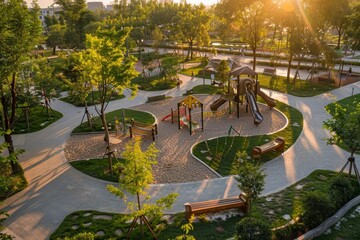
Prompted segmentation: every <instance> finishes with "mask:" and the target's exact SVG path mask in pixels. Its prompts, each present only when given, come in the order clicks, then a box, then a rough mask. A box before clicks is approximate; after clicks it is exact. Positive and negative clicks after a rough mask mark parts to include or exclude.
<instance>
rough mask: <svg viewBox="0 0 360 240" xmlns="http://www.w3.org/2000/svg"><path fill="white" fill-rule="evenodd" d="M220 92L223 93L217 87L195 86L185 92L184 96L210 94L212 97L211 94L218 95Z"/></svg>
mask: <svg viewBox="0 0 360 240" xmlns="http://www.w3.org/2000/svg"><path fill="white" fill-rule="evenodd" d="M222 92H223V89H222V88H219V87H217V86H212V85H198V86H195V87H194V88H193V89H191V90H190V91H187V93H186V94H184V95H188V94H210V95H213V94H220V93H222Z"/></svg>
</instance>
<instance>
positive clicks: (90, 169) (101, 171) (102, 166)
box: [70, 158, 120, 182]
mask: <svg viewBox="0 0 360 240" xmlns="http://www.w3.org/2000/svg"><path fill="white" fill-rule="evenodd" d="M115 161H120V159H117V160H115V159H113V164H115V163H116V162H115ZM70 164H71V166H73V167H74V168H76V169H77V170H79V171H80V172H83V173H85V174H87V175H90V176H92V177H94V178H99V179H102V180H105V181H110V182H118V180H119V175H118V174H116V173H115V172H114V175H113V176H111V175H110V172H109V161H108V158H100V159H90V160H80V161H73V162H70Z"/></svg>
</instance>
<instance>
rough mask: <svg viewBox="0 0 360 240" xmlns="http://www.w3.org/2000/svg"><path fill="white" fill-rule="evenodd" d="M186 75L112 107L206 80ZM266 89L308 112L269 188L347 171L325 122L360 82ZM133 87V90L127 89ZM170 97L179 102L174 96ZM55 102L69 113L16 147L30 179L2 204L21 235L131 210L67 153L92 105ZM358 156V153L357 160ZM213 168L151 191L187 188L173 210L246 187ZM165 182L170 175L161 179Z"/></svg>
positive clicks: (12, 229) (41, 234)
mask: <svg viewBox="0 0 360 240" xmlns="http://www.w3.org/2000/svg"><path fill="white" fill-rule="evenodd" d="M180 78H181V80H182V81H183V84H182V85H181V86H180V87H178V88H174V89H171V90H167V91H158V92H144V91H139V92H138V94H137V96H136V97H135V98H134V99H128V98H125V99H121V100H117V101H113V102H111V103H110V104H109V107H108V109H107V111H108V112H110V111H114V110H116V109H119V108H132V107H136V108H138V109H144V106H146V105H144V104H145V102H146V101H147V97H148V96H155V95H159V94H166V95H167V96H172V97H174V98H173V100H169V101H174V103H175V101H177V99H181V98H178V97H180V96H181V95H182V94H183V93H184V92H185V91H186V90H187V89H191V88H192V87H194V86H196V85H199V84H202V81H203V80H202V79H200V78H195V79H194V80H191V79H190V77H188V76H183V75H180ZM264 92H266V93H267V94H268V95H270V96H271V97H272V98H275V99H276V100H277V101H281V102H284V103H286V104H289V105H290V106H292V107H295V108H297V109H298V110H299V111H301V112H302V114H303V117H304V128H303V132H302V133H301V134H300V136H299V138H298V139H297V141H296V142H295V144H294V145H293V146H292V147H290V148H289V149H288V150H287V151H286V152H285V153H284V154H283V155H281V156H279V157H278V158H276V159H274V160H272V161H269V162H267V163H266V164H264V165H263V166H262V168H263V170H264V171H265V173H266V185H265V190H264V191H263V195H267V194H269V193H272V192H276V191H279V190H282V189H284V188H285V187H287V186H289V185H291V184H293V183H295V182H296V181H298V180H300V179H302V178H304V177H306V176H307V175H308V174H310V173H311V172H312V171H314V170H315V169H329V170H339V169H340V168H341V167H342V166H343V165H344V163H345V162H346V159H347V158H348V156H349V153H347V152H345V151H343V150H342V149H340V148H338V147H337V146H329V145H326V142H325V141H324V140H323V139H324V138H325V137H328V136H329V133H328V132H327V131H325V130H324V129H323V128H322V125H323V121H324V120H326V119H328V118H330V115H329V114H328V113H327V112H326V111H325V109H324V106H326V105H327V104H329V103H331V102H334V101H338V100H340V99H343V98H345V97H348V96H350V95H351V94H352V93H354V94H357V93H359V92H360V83H354V84H350V85H347V86H344V87H342V88H340V89H335V90H333V91H331V92H328V93H324V94H321V95H318V96H315V97H309V98H300V97H294V96H291V95H287V94H284V93H278V92H274V91H267V90H264ZM125 94H126V95H128V96H129V95H130V94H129V93H127V92H125ZM205 98H206V97H205ZM204 101H209V102H210V101H211V100H206V99H204ZM169 104H170V105H171V103H169ZM151 107H152V108H154V109H155V108H158V107H159V106H158V105H156V104H155V103H153V104H151ZM174 107H176V106H174ZM52 108H54V109H55V110H57V111H59V112H61V113H63V114H64V117H63V118H62V119H60V120H59V121H57V122H55V123H54V124H52V125H50V126H49V127H47V128H45V129H43V130H41V131H39V132H35V133H30V134H22V135H15V136H14V143H15V145H16V147H17V148H23V149H25V150H26V151H25V153H24V154H23V155H21V159H20V162H21V164H22V166H23V168H24V171H25V176H26V178H27V180H28V182H29V186H28V187H27V188H26V189H25V190H23V191H21V192H20V193H18V194H16V195H14V196H12V197H10V198H9V199H7V200H6V201H5V202H4V203H3V205H2V206H1V207H2V208H5V210H7V211H8V213H9V214H10V217H9V218H8V220H7V222H6V227H7V228H6V230H5V231H6V232H7V233H10V234H12V235H13V236H16V239H37V240H41V239H47V238H48V237H49V236H50V234H51V233H52V232H53V231H54V230H55V229H56V228H57V227H58V226H59V224H60V223H61V222H62V221H63V219H64V217H65V216H66V215H68V214H70V213H71V212H73V211H78V210H98V211H105V212H125V211H126V208H125V205H124V204H123V202H122V201H121V200H119V199H118V198H116V197H115V196H114V195H113V194H111V193H109V192H108V191H107V190H106V186H107V185H108V184H109V183H108V182H106V181H102V180H99V179H95V178H92V177H90V176H88V175H85V174H83V173H81V172H79V171H77V170H76V169H74V168H72V167H71V166H70V164H69V163H68V160H67V159H66V158H65V153H64V148H65V146H66V142H67V140H68V139H69V138H70V133H71V131H72V130H73V128H74V127H76V126H77V125H78V124H79V123H80V121H81V118H82V116H83V111H84V110H83V109H82V108H77V107H74V106H73V105H71V104H68V103H65V102H62V101H59V100H55V101H53V103H52ZM91 111H94V110H93V108H91ZM168 112H170V109H169V108H168V106H166V108H163V109H158V112H157V113H156V111H155V110H154V113H155V114H157V115H156V116H157V117H161V116H163V115H164V114H165V115H166V113H168ZM158 121H161V119H160V120H159V119H158ZM265 121H266V119H265ZM265 121H264V123H265ZM264 123H262V124H264ZM162 124H164V125H163V126H164V129H165V128H169V129H170V128H171V129H170V130H169V131H172V132H171V133H173V134H178V135H182V134H188V132H186V129H182V130H177V129H176V125H171V124H170V123H162ZM264 126H265V125H264ZM225 127H228V126H225ZM244 129H245V128H244ZM249 129H250V128H249ZM164 132H165V130H164ZM206 134H211V131H208V132H207V131H206V129H205V131H204V135H201V134H199V135H196V134H195V136H194V137H195V138H196V137H197V136H202V139H204V138H206V137H210V135H206ZM214 134H215V133H214ZM216 134H217V133H216ZM221 135H225V134H224V133H223V134H221ZM166 137H169V136H166V135H160V136H159V144H160V143H161V141H165V140H166ZM161 139H163V140H161ZM200 140H201V139H198V140H196V141H200ZM156 141H158V140H156ZM188 145H189V146H190V145H192V143H187V142H184V141H182V142H181V143H179V144H177V146H178V149H176V148H175V147H174V149H173V150H174V151H179V153H181V156H182V157H183V159H182V160H181V161H186V159H188V158H190V157H191V156H189V152H188V151H189V149H188ZM170 147H171V146H170ZM182 151H185V152H182ZM169 156H170V155H169ZM169 156H167V158H168V159H169V161H173V165H172V166H176V160H177V159H176V158H173V159H171V158H169ZM358 157H359V156H356V159H358ZM192 160H193V159H192ZM180 166H184V167H186V164H184V165H181V164H180ZM185 169H186V168H185ZM201 171H202V170H201ZM204 172H205V170H204ZM205 175H206V174H205ZM205 175H203V176H201V179H195V178H194V179H192V177H193V176H189V178H190V179H192V180H193V181H191V182H177V183H168V184H164V183H159V184H153V185H151V187H150V189H149V191H148V192H149V194H150V195H151V196H152V201H155V200H156V199H158V198H160V197H162V196H164V195H167V194H169V193H171V192H177V193H179V194H180V196H179V197H178V199H177V201H176V202H175V204H174V207H173V209H172V210H171V211H169V213H175V212H182V211H184V206H183V204H184V203H185V202H192V201H201V200H208V199H216V198H225V197H228V196H234V195H237V194H238V193H239V190H238V188H237V186H236V181H235V180H234V178H233V177H222V178H217V177H215V176H210V173H209V176H208V177H206V176H205ZM202 179H203V180H202ZM159 182H169V181H168V180H166V179H165V180H161V181H160V180H159ZM170 182H171V181H170Z"/></svg>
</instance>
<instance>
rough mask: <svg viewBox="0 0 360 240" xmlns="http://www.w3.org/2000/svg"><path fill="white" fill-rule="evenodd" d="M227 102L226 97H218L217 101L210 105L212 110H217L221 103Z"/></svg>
mask: <svg viewBox="0 0 360 240" xmlns="http://www.w3.org/2000/svg"><path fill="white" fill-rule="evenodd" d="M226 102H227V100H225V99H222V98H219V99H217V100H216V101H215V102H213V103H212V104H211V105H210V109H211V111H216V110H217V109H218V108H219V107H220V106H221V105H223V104H224V103H226Z"/></svg>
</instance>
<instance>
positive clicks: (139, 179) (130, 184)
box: [107, 138, 178, 239]
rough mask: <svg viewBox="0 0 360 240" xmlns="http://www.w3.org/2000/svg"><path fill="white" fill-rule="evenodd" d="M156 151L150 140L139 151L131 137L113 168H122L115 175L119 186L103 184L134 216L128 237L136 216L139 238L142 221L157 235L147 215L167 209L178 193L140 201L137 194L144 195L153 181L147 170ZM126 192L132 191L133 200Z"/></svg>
mask: <svg viewBox="0 0 360 240" xmlns="http://www.w3.org/2000/svg"><path fill="white" fill-rule="evenodd" d="M157 153H158V150H157V149H156V148H155V145H154V143H152V144H150V146H149V147H148V148H147V149H146V150H145V151H142V150H141V140H140V138H134V139H133V140H132V141H130V142H129V143H128V144H127V145H126V146H125V151H124V152H123V153H122V158H123V159H124V161H123V163H121V162H119V163H118V164H119V166H115V168H116V169H123V170H122V172H121V175H120V177H119V187H118V188H116V187H114V186H113V185H108V187H107V188H108V190H109V191H110V192H112V193H114V194H115V195H117V196H119V197H120V198H121V199H123V200H124V202H125V203H126V204H127V207H128V208H129V210H130V211H131V217H133V218H134V220H133V222H132V224H131V227H130V229H129V231H128V236H127V238H128V239H129V238H130V236H131V233H132V231H133V227H134V225H135V223H136V222H137V220H140V230H141V236H142V239H144V236H143V231H142V225H143V223H145V224H146V226H147V227H148V229H149V230H150V232H151V234H152V237H154V238H155V239H157V238H156V236H155V233H154V232H153V231H152V228H151V226H150V223H149V221H148V219H150V220H151V219H155V218H159V217H161V216H162V213H163V211H164V210H165V209H169V208H170V207H171V206H172V204H173V203H174V201H175V199H176V197H177V196H178V194H176V193H171V194H169V195H167V196H166V197H163V198H160V199H158V200H157V201H156V203H155V204H148V203H144V204H141V200H140V196H141V195H147V193H146V189H147V188H148V187H149V184H150V183H152V182H153V181H154V178H153V175H152V172H151V171H152V166H153V165H154V164H156V163H157V162H156V158H157ZM126 193H130V194H131V195H135V196H136V201H135V202H131V201H128V198H127V196H126ZM149 198H150V196H147V200H149Z"/></svg>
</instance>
